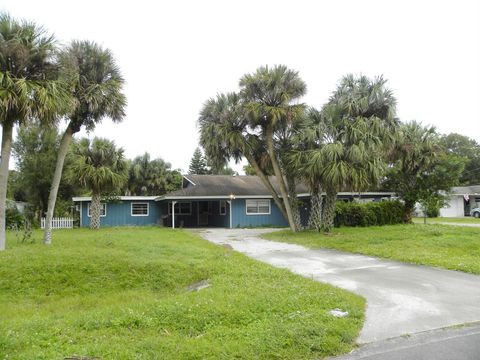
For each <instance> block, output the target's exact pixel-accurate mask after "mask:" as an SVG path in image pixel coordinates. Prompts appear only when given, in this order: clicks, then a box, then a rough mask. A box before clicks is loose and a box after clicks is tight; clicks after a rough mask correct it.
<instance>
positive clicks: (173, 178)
mask: <svg viewBox="0 0 480 360" xmlns="http://www.w3.org/2000/svg"><path fill="white" fill-rule="evenodd" d="M128 173H129V174H128V193H129V194H132V195H145V196H147V195H162V194H165V193H167V192H169V191H173V190H177V189H179V188H180V187H181V184H182V175H181V174H180V172H179V171H177V170H171V165H170V163H167V162H165V161H163V160H162V159H160V158H158V159H154V160H150V154H149V153H145V154H143V155H141V156H137V157H136V158H135V159H133V161H132V162H131V163H130V166H129V171H128Z"/></svg>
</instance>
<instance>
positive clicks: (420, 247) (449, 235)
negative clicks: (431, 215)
mask: <svg viewBox="0 0 480 360" xmlns="http://www.w3.org/2000/svg"><path fill="white" fill-rule="evenodd" d="M265 238H267V239H270V240H276V241H283V242H289V243H296V244H300V245H304V246H307V247H311V248H329V249H337V250H342V251H348V252H354V253H359V254H365V255H373V256H378V257H382V258H387V259H393V260H399V261H403V262H407V263H413V264H424V265H432V266H438V267H442V268H445V269H451V270H459V271H465V272H470V273H473V274H480V228H478V229H477V228H471V227H470V228H467V227H456V226H449V225H390V226H374V227H365V228H360V227H357V228H353V227H350V228H348V227H342V228H337V229H334V231H333V233H332V234H330V235H326V234H321V233H317V232H313V231H304V232H299V233H295V234H294V233H291V232H290V231H280V232H276V233H271V234H267V235H265Z"/></svg>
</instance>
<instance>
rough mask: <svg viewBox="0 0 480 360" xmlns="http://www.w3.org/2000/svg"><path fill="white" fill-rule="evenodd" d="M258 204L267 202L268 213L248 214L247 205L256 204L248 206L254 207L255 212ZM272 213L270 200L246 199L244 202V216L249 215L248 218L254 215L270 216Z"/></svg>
mask: <svg viewBox="0 0 480 360" xmlns="http://www.w3.org/2000/svg"><path fill="white" fill-rule="evenodd" d="M259 202H268V212H263V213H261V212H256V213H249V212H248V208H249V205H248V203H250V204H251V203H256V205H250V207H253V206H256V207H257V210H258V208H259V206H258V203H259ZM271 213H272V204H271V201H270V199H246V200H245V214H246V215H249V216H254V215H270V214H271Z"/></svg>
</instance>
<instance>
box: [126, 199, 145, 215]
mask: <svg viewBox="0 0 480 360" xmlns="http://www.w3.org/2000/svg"><path fill="white" fill-rule="evenodd" d="M133 205H147V213H146V214H134V213H133ZM149 214H150V203H148V202H133V201H132V202H131V203H130V216H148V215H149Z"/></svg>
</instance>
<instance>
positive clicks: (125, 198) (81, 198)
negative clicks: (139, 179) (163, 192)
mask: <svg viewBox="0 0 480 360" xmlns="http://www.w3.org/2000/svg"><path fill="white" fill-rule="evenodd" d="M157 198H158V196H156V195H155V196H114V197H113V199H114V200H122V201H135V200H139V201H153V200H155V199H157ZM91 200H92V197H91V196H77V197H73V198H72V201H74V202H77V201H91Z"/></svg>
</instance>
